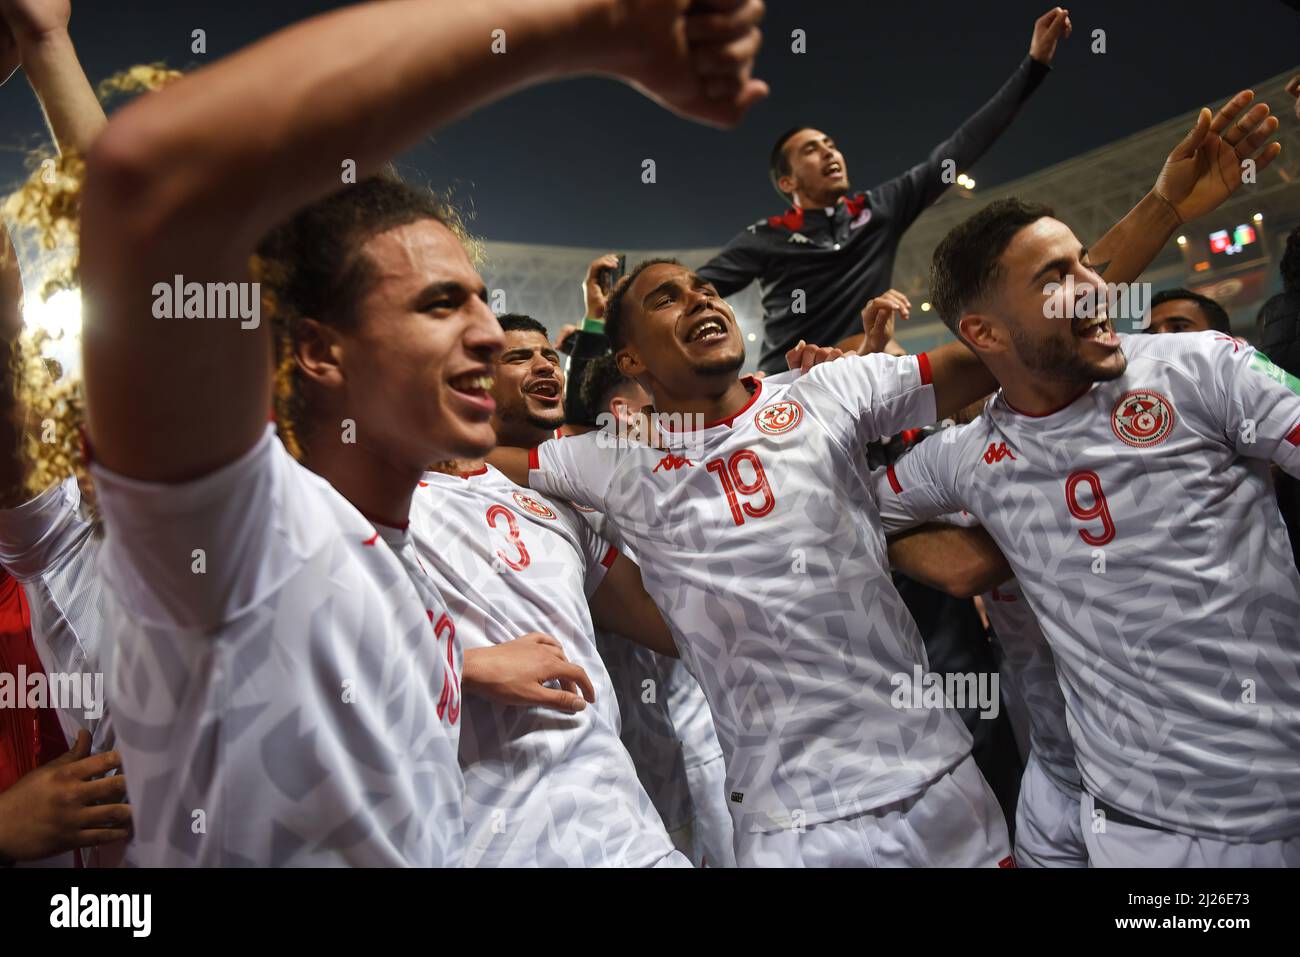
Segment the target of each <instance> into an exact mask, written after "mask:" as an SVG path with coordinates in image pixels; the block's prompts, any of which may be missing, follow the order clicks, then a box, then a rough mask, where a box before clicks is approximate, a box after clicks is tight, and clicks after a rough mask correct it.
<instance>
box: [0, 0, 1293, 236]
mask: <svg viewBox="0 0 1300 957" xmlns="http://www.w3.org/2000/svg"><path fill="white" fill-rule="evenodd" d="M464 2H473V0H464ZM340 5H342V4H335V3H329V2H323V0H314V2H313V0H268V2H252V0H131V2H114V0H74V6H73V19H72V36H73V40H74V41H75V42H76V44H77V47H78V49H79V51H80V53H81V57H82V61H83V62H84V63H85V65H86V72H87V73H88V74H89V76H90V78H91V81H92V82H94V83H98V82H99V80H101V79H103V78H104V77H106V76H108V75H110V74H112V73H114V72H116V71H117V70H120V69H123V68H125V67H127V66H130V65H132V64H135V63H143V62H151V61H155V60H165V61H166V62H167V63H168V64H169V65H171V66H175V67H179V68H190V67H196V66H200V65H202V63H204V62H209V61H211V60H212V59H215V58H216V57H219V56H222V55H224V54H226V53H229V52H230V51H232V50H234V49H237V48H238V47H240V46H243V45H245V44H247V43H249V42H250V41H252V40H253V39H255V38H257V37H259V36H263V35H265V34H267V33H269V32H271V31H272V30H274V29H276V28H277V27H280V26H283V25H285V24H287V23H290V22H292V21H294V20H298V19H301V18H303V17H305V16H308V15H310V14H312V13H314V12H319V11H322V10H325V9H329V8H331V7H334V6H340ZM452 9H453V10H454V6H453V7H452ZM1047 9H1049V4H1048V3H1047V2H1046V0H1036V2H1029V0H998V2H996V3H990V2H988V0H962V2H955V0H910V2H884V3H876V2H853V3H846V2H838V0H837V2H831V0H812V2H807V0H768V16H767V21H766V26H765V32H766V35H767V39H766V42H765V45H764V50H763V52H762V54H761V57H760V60H759V67H758V71H757V72H758V75H760V76H762V77H763V78H765V79H766V80H768V82H769V83H771V85H772V89H773V93H772V96H771V98H770V99H769V100H768V101H767V102H765V103H763V104H762V105H760V106H759V107H757V108H756V109H754V110H753V111H752V112H751V114H750V115H749V117H748V118H747V119H746V120H745V122H744V124H743V125H742V127H741V128H740V129H739V130H737V131H733V132H729V133H724V132H720V131H716V130H711V129H706V128H704V127H700V126H696V125H694V124H690V123H687V122H685V121H682V120H679V119H677V118H676V117H673V116H671V115H669V114H667V113H665V112H663V111H661V110H659V109H658V108H657V107H654V106H652V105H651V104H650V103H649V102H648V101H646V100H645V99H643V98H642V97H641V96H640V95H638V94H637V93H635V92H633V91H631V90H630V89H627V88H625V87H622V86H621V85H619V84H616V83H614V82H612V81H608V80H599V79H580V80H571V81H567V82H563V83H558V84H553V85H551V86H548V87H544V88H539V89H534V90H529V91H525V92H523V93H521V94H518V95H516V96H513V97H511V98H510V99H509V100H506V101H505V102H502V103H498V104H496V105H494V106H491V107H488V108H487V109H484V110H481V111H479V112H478V113H477V114H475V115H474V116H473V117H471V118H469V119H467V120H464V121H462V122H460V123H458V124H456V125H455V126H454V127H452V128H450V129H446V130H444V131H442V132H440V133H439V134H437V136H435V137H430V138H429V139H428V140H427V141H426V142H425V143H424V144H423V145H422V146H421V147H420V148H418V149H416V150H414V151H412V152H411V153H410V154H408V155H407V156H406V157H404V158H403V161H402V164H401V166H402V170H403V172H404V173H406V174H408V175H411V176H414V177H415V178H419V179H424V180H427V181H428V182H430V183H431V184H432V185H434V186H435V187H437V188H439V189H447V188H451V189H453V191H454V195H455V196H456V198H457V200H458V201H459V202H460V203H461V204H462V205H464V206H466V207H468V208H469V209H470V211H471V215H472V216H473V219H472V221H471V224H470V226H471V229H472V230H473V231H474V232H475V233H477V234H478V235H480V236H482V237H483V238H486V239H490V240H509V241H515V242H531V243H547V244H558V245H581V246H602V247H607V248H643V249H644V248H655V247H679V248H680V247H698V246H714V245H720V244H721V243H722V242H724V241H725V240H726V239H727V238H729V237H730V236H731V235H732V234H734V233H735V232H737V231H738V230H739V229H740V228H742V227H743V226H745V225H747V224H748V223H750V222H752V221H754V220H755V219H757V218H759V217H760V216H765V215H769V214H771V213H774V212H777V211H779V206H780V201H779V199H778V198H777V196H776V194H775V193H774V192H773V191H772V190H771V187H770V186H769V185H768V182H767V177H766V158H767V154H768V150H769V148H770V145H771V141H772V139H773V138H774V136H775V135H776V134H777V133H778V132H780V131H781V130H783V129H784V128H786V127H788V126H792V125H794V124H796V123H808V124H810V125H813V126H818V127H821V128H823V129H825V130H826V131H827V132H828V133H830V134H831V135H833V136H834V137H835V138H836V140H837V141H838V143H839V145H840V147H841V149H843V151H844V153H845V155H846V158H847V161H848V166H849V175H850V177H851V178H852V180H853V183H854V185H855V187H856V188H867V187H869V186H871V185H872V184H874V183H876V182H878V181H879V180H881V179H884V178H887V177H889V176H891V175H894V174H895V173H897V172H899V171H900V170H902V169H903V168H905V167H906V166H908V165H911V164H912V163H914V162H916V161H918V160H919V159H920V158H921V157H923V156H924V155H925V154H926V153H927V152H928V151H929V149H930V148H931V147H932V146H933V145H934V144H935V143H936V142H937V141H938V140H939V139H941V138H942V137H944V136H946V135H947V134H948V133H949V132H950V131H951V130H952V129H953V127H955V126H956V125H957V124H958V123H959V122H961V120H962V119H964V118H965V117H966V116H967V115H968V114H969V113H970V112H972V111H973V110H974V109H975V108H976V107H978V106H979V105H980V104H981V103H982V102H983V101H984V100H985V99H986V98H987V97H988V96H989V95H991V94H992V92H993V91H994V90H995V89H996V88H997V87H998V86H999V85H1000V84H1001V83H1002V82H1003V80H1005V79H1006V77H1007V76H1008V75H1009V74H1010V72H1011V71H1012V69H1013V68H1014V67H1015V66H1016V64H1017V62H1018V61H1019V60H1020V58H1021V57H1023V56H1024V55H1025V53H1026V52H1027V51H1028V47H1029V37H1030V34H1031V31H1032V25H1033V21H1034V19H1035V18H1036V17H1037V16H1038V15H1040V14H1042V13H1043V12H1045V11H1046V10H1047ZM1069 9H1070V11H1071V18H1072V20H1073V23H1074V36H1073V38H1072V39H1071V40H1070V41H1068V42H1067V43H1065V44H1063V46H1062V47H1061V49H1059V50H1058V52H1057V56H1056V60H1055V63H1054V64H1053V66H1054V71H1053V73H1052V75H1051V76H1049V77H1048V78H1047V80H1046V81H1045V82H1044V84H1043V86H1042V88H1041V89H1040V90H1039V92H1038V93H1037V94H1036V95H1035V97H1034V98H1033V100H1032V101H1031V102H1030V103H1029V105H1028V106H1027V108H1026V109H1025V110H1024V112H1023V113H1022V114H1021V116H1020V118H1019V119H1018V120H1017V122H1016V123H1015V125H1014V126H1013V127H1012V128H1011V130H1010V131H1009V132H1008V133H1007V134H1006V135H1005V136H1004V137H1003V138H1002V140H1001V141H1000V142H999V143H998V144H997V146H996V147H994V149H993V150H992V151H991V152H990V154H989V155H988V156H986V157H985V159H984V160H982V161H981V162H980V163H979V164H978V165H976V166H975V167H974V168H973V169H972V170H971V171H970V172H971V175H972V176H974V177H975V179H976V181H977V183H978V184H980V185H989V186H991V185H995V184H997V183H1001V182H1004V181H1006V180H1009V179H1014V178H1016V177H1019V176H1022V175H1024V174H1026V173H1029V172H1031V171H1033V170H1036V169H1040V168H1042V167H1044V166H1047V165H1050V164H1052V163H1056V162H1059V161H1061V160H1064V159H1067V158H1069V157H1071V156H1074V155H1077V154H1079V153H1082V152H1084V151H1087V150H1089V149H1093V148H1095V147H1097V146H1100V145H1103V144H1105V143H1107V142H1110V141H1113V140H1116V139H1119V138H1121V137H1124V136H1126V135H1128V134H1130V133H1134V132H1137V131H1138V130H1141V129H1143V128H1145V127H1147V126H1150V125H1152V124H1154V123H1157V122H1159V121H1161V120H1164V119H1167V118H1169V117H1170V116H1172V115H1175V114H1177V113H1180V112H1183V111H1186V110H1189V109H1192V108H1194V107H1196V106H1200V105H1211V104H1214V103H1216V101H1221V100H1223V99H1225V98H1226V97H1227V96H1228V95H1230V94H1232V93H1233V92H1235V91H1236V90H1238V89H1240V88H1242V87H1244V86H1247V85H1249V84H1251V83H1255V82H1258V81H1260V80H1262V79H1265V78H1267V77H1271V76H1273V75H1274V74H1277V73H1280V72H1282V71H1284V70H1287V69H1289V68H1295V69H1297V71H1300V16H1298V15H1297V12H1296V10H1295V9H1293V7H1292V6H1291V5H1290V4H1289V3H1284V2H1282V0H1236V2H1223V0H1219V2H1209V0H1141V2H1138V0H1095V2H1083V3H1078V4H1075V5H1071V6H1069ZM452 15H454V13H453V14H452ZM196 28H203V29H204V30H206V31H207V41H208V53H207V56H206V57H196V56H195V55H193V54H192V53H191V52H190V43H191V39H190V32H191V31H192V30H194V29H196ZM796 28H800V29H803V30H805V31H806V33H807V48H808V52H807V53H805V54H802V55H796V54H794V53H792V52H791V50H790V47H791V40H790V33H791V31H792V30H794V29H796ZM1096 28H1101V29H1104V30H1105V31H1106V44H1107V52H1106V53H1105V54H1104V55H1097V54H1093V53H1092V52H1091V50H1090V47H1091V44H1092V38H1091V33H1092V31H1093V30H1094V29H1096ZM485 42H487V40H486V38H485ZM1274 106H1275V109H1279V110H1280V109H1281V108H1284V107H1285V108H1286V109H1287V110H1288V111H1289V110H1290V104H1274ZM42 130H43V124H42V122H41V118H40V113H39V110H38V109H37V107H36V104H35V100H34V97H33V96H32V94H31V91H30V89H29V88H27V87H26V85H25V83H24V82H23V80H22V78H21V77H15V79H14V81H12V82H11V83H9V84H8V85H6V86H5V87H4V88H3V89H0V187H10V186H12V185H14V184H16V182H17V181H18V180H19V179H20V178H21V177H22V175H23V157H24V154H25V151H26V150H27V149H28V148H29V147H31V146H34V145H37V144H38V143H40V142H42V141H43V139H44V136H43V134H42ZM646 158H651V159H654V160H655V162H656V165H657V173H658V182H657V183H656V184H653V185H643V184H642V183H641V178H640V177H641V161H642V160H643V159H646Z"/></svg>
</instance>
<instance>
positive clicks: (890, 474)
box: [885, 465, 903, 495]
mask: <svg viewBox="0 0 1300 957" xmlns="http://www.w3.org/2000/svg"><path fill="white" fill-rule="evenodd" d="M885 478H887V479H889V487H890V488H892V489H893V490H894V494H895V495H902V494H903V486H902V485H900V484H899V482H898V473H897V472H895V471H894V467H893V466H892V465H891V466H889V468H887V469H885Z"/></svg>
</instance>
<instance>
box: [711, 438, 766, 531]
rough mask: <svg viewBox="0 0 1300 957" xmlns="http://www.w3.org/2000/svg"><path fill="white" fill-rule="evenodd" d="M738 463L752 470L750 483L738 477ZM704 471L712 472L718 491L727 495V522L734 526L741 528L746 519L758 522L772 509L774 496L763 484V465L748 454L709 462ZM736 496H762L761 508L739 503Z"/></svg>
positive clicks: (740, 453) (738, 454) (741, 476)
mask: <svg viewBox="0 0 1300 957" xmlns="http://www.w3.org/2000/svg"><path fill="white" fill-rule="evenodd" d="M741 462H747V463H749V466H750V468H752V469H753V470H754V478H753V481H746V480H745V477H744V476H743V475H741V474H740V463H741ZM704 467H705V468H706V469H708V470H709V471H710V472H716V473H717V475H718V478H720V479H721V480H722V490H723V491H724V492H726V493H727V505H728V507H729V508H730V509H731V519H732V521H734V522H735V523H736V524H737V525H744V524H745V516H746V515H748V516H749V517H750V518H762V517H763V516H764V515H766V514H768V513H769V512H771V511H772V509H774V508H776V496H775V495H773V494H772V486H770V485H768V484H767V473H766V472H764V471H763V463H762V462H760V461H759V460H758V455H757V454H756V453H755V452H753V451H752V450H750V449H741V450H740V451H739V452H735V453H733V454H732V456H731V458H729V459H727V460H726V462H725V463H724V462H723V460H722V459H712V460H711V461H709V462H708V463H707V464H706V465H705V466H704ZM737 492H740V494H741V495H757V494H758V493H760V492H762V493H763V502H762V504H761V505H752V504H750V503H749V502H741V501H740V500H739V498H738V497H737V495H736V493H737Z"/></svg>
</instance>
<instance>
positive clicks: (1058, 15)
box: [1029, 7, 1074, 65]
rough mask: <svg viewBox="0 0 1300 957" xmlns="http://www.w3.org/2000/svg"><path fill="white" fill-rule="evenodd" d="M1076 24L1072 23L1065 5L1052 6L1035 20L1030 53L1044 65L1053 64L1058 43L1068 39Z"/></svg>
mask: <svg viewBox="0 0 1300 957" xmlns="http://www.w3.org/2000/svg"><path fill="white" fill-rule="evenodd" d="M1073 30H1074V26H1073V24H1071V23H1070V11H1069V10H1066V9H1065V8H1064V7H1052V9H1050V10H1048V11H1047V12H1046V13H1044V14H1043V15H1042V16H1041V17H1039V18H1038V19H1037V20H1036V21H1034V35H1033V38H1032V39H1031V40H1030V41H1029V55H1030V56H1031V57H1033V58H1034V59H1035V60H1037V61H1038V62H1039V63H1042V64H1044V65H1051V62H1052V57H1054V56H1056V44H1057V43H1059V42H1060V41H1061V40H1068V39H1069V38H1070V34H1071V33H1072V32H1073Z"/></svg>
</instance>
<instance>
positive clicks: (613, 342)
mask: <svg viewBox="0 0 1300 957" xmlns="http://www.w3.org/2000/svg"><path fill="white" fill-rule="evenodd" d="M680 265H681V261H680V260H678V259H673V258H672V257H671V256H659V257H657V258H655V259H643V260H642V261H641V262H639V263H637V264H636V268H635V269H633V270H632V271H631V272H630V273H628V274H627V277H626V278H624V279H621V280H620V281H619V283H618V285H617V286H615V287H614V291H613V292H611V293H610V294H609V300H608V301H607V302H606V303H605V336H606V338H608V339H609V345H610V348H611V349H613V351H615V352H618V350H619V349H622V348H623V347H624V346H626V345H627V330H628V323H627V313H626V310H625V308H624V299H625V298H626V296H627V291H628V290H629V289H631V288H632V283H634V282H636V277H637V276H639V275H641V273H643V272H644V271H645V270H647V269H649V268H650V267H651V266H680Z"/></svg>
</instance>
